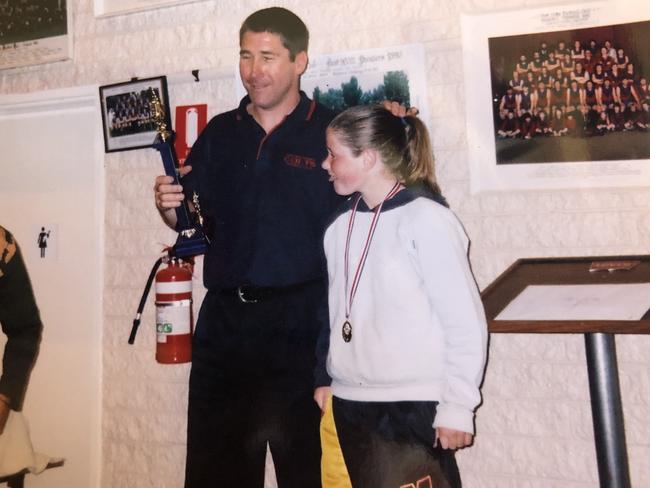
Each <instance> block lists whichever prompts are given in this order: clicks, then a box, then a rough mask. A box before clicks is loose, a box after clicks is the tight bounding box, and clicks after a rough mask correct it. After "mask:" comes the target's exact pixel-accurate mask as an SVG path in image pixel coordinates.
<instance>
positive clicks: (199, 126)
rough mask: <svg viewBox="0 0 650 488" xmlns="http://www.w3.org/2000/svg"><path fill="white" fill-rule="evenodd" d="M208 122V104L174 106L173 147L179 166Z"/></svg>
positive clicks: (183, 162) (182, 163)
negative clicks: (174, 133)
mask: <svg viewBox="0 0 650 488" xmlns="http://www.w3.org/2000/svg"><path fill="white" fill-rule="evenodd" d="M207 122H208V106H207V105H206V104H200V105H181V106H179V107H176V128H175V132H176V140H175V141H174V149H175V150H176V156H177V157H178V164H179V166H183V165H184V164H185V159H187V155H188V154H189V153H190V149H192V145H193V144H194V141H196V138H197V137H198V136H199V134H200V133H201V131H202V130H203V129H204V128H205V126H206V124H207Z"/></svg>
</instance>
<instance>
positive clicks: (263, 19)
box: [239, 7, 309, 61]
mask: <svg viewBox="0 0 650 488" xmlns="http://www.w3.org/2000/svg"><path fill="white" fill-rule="evenodd" d="M246 32H269V33H271V34H277V35H278V36H280V38H281V39H282V44H283V45H284V47H286V48H287V49H288V50H289V58H290V59H291V61H293V60H295V59H296V54H298V53H299V52H301V51H305V52H307V47H308V46H309V31H308V30H307V26H306V25H305V23H304V22H303V21H302V20H300V17H298V16H297V15H296V14H294V13H293V12H291V11H290V10H287V9H286V8H282V7H270V8H265V9H262V10H258V11H257V12H253V13H252V14H250V15H249V16H248V17H247V18H246V20H244V22H243V23H242V25H241V28H240V29H239V43H240V44H241V41H242V38H243V37H244V34H245V33H246Z"/></svg>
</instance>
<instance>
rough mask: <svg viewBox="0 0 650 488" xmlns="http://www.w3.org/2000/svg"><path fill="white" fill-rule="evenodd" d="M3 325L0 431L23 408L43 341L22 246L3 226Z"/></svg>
mask: <svg viewBox="0 0 650 488" xmlns="http://www.w3.org/2000/svg"><path fill="white" fill-rule="evenodd" d="M0 324H2V331H3V332H4V333H5V335H6V336H7V343H6V345H5V350H4V356H3V358H2V377H0V434H2V432H3V431H4V428H5V424H6V423H7V418H8V417H9V411H10V410H21V408H22V403H23V397H24V395H25V389H26V388H27V383H28V381H29V375H30V372H31V370H32V366H33V365H34V361H35V360H36V356H37V355H38V349H39V344H40V340H41V331H42V329H43V325H42V324H41V319H40V315H39V313H38V308H37V306H36V302H35V301H34V294H33V292H32V286H31V284H30V282H29V276H28V275H27V269H26V268H25V263H24V262H23V257H22V255H21V253H20V249H19V248H18V245H17V244H16V241H15V240H14V238H13V236H12V235H11V233H10V232H9V231H7V230H6V229H4V228H3V227H1V226H0Z"/></svg>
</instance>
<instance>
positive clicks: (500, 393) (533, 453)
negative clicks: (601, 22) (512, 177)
mask: <svg viewBox="0 0 650 488" xmlns="http://www.w3.org/2000/svg"><path fill="white" fill-rule="evenodd" d="M276 3H277V4H280V5H284V6H287V7H288V8H291V9H292V10H294V11H295V12H296V13H298V14H299V15H300V16H301V17H302V18H303V19H304V20H305V21H306V23H307V24H308V26H309V27H310V30H311V34H312V42H311V52H312V54H316V53H325V52H335V51H340V50H346V49H354V50H356V49H363V48H372V47H378V46H384V45H392V44H404V43H411V42H422V43H424V45H425V48H426V54H427V64H426V70H427V79H428V86H429V100H428V101H429V105H430V108H431V112H432V114H433V118H432V120H431V121H429V122H430V126H431V127H432V132H433V134H432V136H433V140H434V145H435V152H436V157H437V164H438V167H437V171H438V175H439V179H440V181H441V185H442V187H443V190H444V192H445V194H446V195H447V196H448V198H449V201H450V203H451V206H452V208H454V209H455V210H456V212H457V213H458V214H459V216H460V218H461V220H462V221H463V222H464V224H465V226H466V228H467V231H468V233H469V235H470V237H471V239H472V254H471V258H472V263H473V268H474V271H475V273H476V277H477V280H478V282H479V285H480V286H481V287H484V286H486V285H487V284H489V283H490V282H491V281H492V280H493V279H494V278H495V277H496V276H497V275H498V274H499V273H500V272H501V271H503V270H504V269H505V268H506V267H507V266H509V265H510V264H511V263H512V262H513V261H514V260H515V259H517V258H520V257H537V256H570V255H589V254H600V255H604V254H634V253H649V252H650V192H649V191H648V189H638V190H633V189H626V190H621V189H599V190H566V191H544V192H511V193H507V194H506V193H503V194H496V195H483V196H471V195H470V194H469V191H468V187H469V181H468V180H469V173H468V164H467V147H466V146H467V143H466V140H465V137H464V127H465V118H464V117H465V116H464V107H463V106H462V104H461V105H460V106H458V107H451V108H448V107H447V106H446V104H445V101H446V100H449V99H461V98H462V97H461V96H460V95H461V94H462V93H463V73H462V70H461V56H462V52H461V43H460V19H459V15H460V12H461V11H462V12H467V13H473V12H478V11H483V10H488V9H494V8H521V7H525V6H534V5H540V4H543V3H545V2H543V1H530V0H509V1H504V0H498V1H497V0H464V1H456V0H437V1H433V0H429V1H425V0H420V1H416V0H385V1H383V2H376V1H374V0H357V1H354V0H353V1H349V0H346V1H343V0H328V1H315V0H303V1H299V0H292V1H278V2H276ZM546 3H557V2H546ZM270 4H271V2H267V1H261V0H246V1H241V0H218V1H203V2H198V3H193V4H187V5H182V6H178V7H172V8H167V9H160V10H153V11H149V12H143V13H137V14H131V15H122V16H116V17H109V18H102V19H96V18H94V16H93V13H92V11H93V6H92V3H91V2H90V1H89V0H74V1H73V2H72V5H71V9H72V11H73V12H74V36H75V38H74V45H75V48H74V50H75V58H74V60H73V61H66V62H62V63H56V64H50V65H45V66H35V67H29V68H23V69H16V70H6V71H3V72H2V73H1V74H0V92H2V93H3V94H8V93H16V94H17V93H24V92H29V91H35V90H45V89H53V88H63V87H71V86H76V85H89V84H98V85H101V84H108V83H114V82H119V81H124V80H127V79H129V78H131V77H133V76H138V77H141V78H143V77H148V76H156V75H160V74H171V73H179V72H189V71H190V70H192V69H196V68H199V69H208V68H213V69H218V70H222V71H225V72H227V70H229V69H231V67H232V62H233V60H234V59H236V52H237V31H238V28H239V24H240V22H241V21H242V20H243V18H244V17H245V16H246V15H247V14H248V13H250V12H251V11H253V10H255V9H257V8H259V7H263V6H267V5H270ZM443 64H444V65H446V66H449V68H448V69H446V70H444V71H441V70H439V69H438V68H439V66H441V65H443ZM443 74H444V76H443ZM170 95H171V100H172V102H173V103H174V104H177V105H180V104H185V103H189V102H207V103H208V104H209V111H210V114H215V113H217V112H218V111H221V110H225V109H228V108H231V107H233V106H234V105H235V104H236V100H234V84H233V80H232V78H230V77H222V78H218V79H216V80H212V81H209V82H205V81H204V82H201V83H185V84H177V85H172V86H171V87H170ZM445 110H448V112H445ZM97 116H98V117H99V114H98V115H97ZM105 171H106V216H105V225H106V232H105V234H106V243H105V246H106V256H105V268H106V277H105V291H104V300H105V310H104V357H103V365H104V378H103V382H104V405H103V446H102V447H103V476H102V479H103V483H102V486H103V487H104V488H117V487H120V488H121V487H129V488H140V487H142V488H154V487H155V488H167V487H169V488H178V487H180V486H181V483H182V478H183V460H184V430H185V422H184V421H185V407H186V393H187V375H188V371H189V369H188V367H187V366H163V365H158V364H156V363H155V361H154V358H153V352H154V336H153V331H152V327H151V326H150V324H151V323H152V322H153V303H152V300H151V299H150V301H149V303H148V305H147V308H146V310H145V314H144V317H143V326H142V330H141V331H140V334H139V337H138V340H137V341H136V344H135V345H134V346H128V345H127V344H126V338H127V337H128V332H129V329H130V324H131V320H132V316H133V313H134V311H135V308H136V306H137V303H138V300H139V296H140V293H141V291H142V287H143V285H144V281H145V280H146V277H147V274H148V272H149V268H150V266H151V265H152V264H153V261H154V260H155V258H156V256H157V254H158V253H159V251H160V249H161V247H162V245H164V244H169V243H172V242H173V241H174V236H173V233H171V231H169V230H167V229H166V228H165V227H164V226H163V225H162V224H161V223H160V222H159V220H158V216H157V213H156V211H155V209H154V207H153V202H152V196H151V193H152V192H151V187H152V182H153V178H154V176H155V175H157V174H159V173H160V172H161V165H160V160H159V157H158V155H157V154H156V153H155V151H149V150H143V151H130V152H123V153H113V154H109V155H106V157H105ZM195 288H198V286H197V287H195ZM200 298H201V296H200V294H199V296H198V299H199V300H200ZM617 346H618V355H619V368H620V375H621V384H622V390H623V402H624V412H625V421H626V427H627V428H626V430H627V434H626V435H627V443H628V451H629V457H630V470H631V476H632V481H633V486H634V487H635V488H643V487H645V486H648V483H650V481H649V480H650V461H649V460H650V427H648V426H649V425H650V422H648V419H647V416H648V413H649V412H650V373H649V371H650V354H648V352H649V351H650V337H640V336H630V337H622V336H619V337H618V338H617ZM483 395H484V404H483V406H482V407H481V409H480V410H479V414H478V420H477V423H478V436H477V439H476V444H475V446H474V447H472V448H471V449H468V450H466V451H464V452H462V453H460V454H459V456H458V457H459V461H460V464H461V471H462V473H463V479H464V481H465V486H467V487H468V488H479V487H480V488H492V487H494V488H497V487H498V488H508V487H512V488H556V487H557V488H587V487H595V486H598V481H597V480H598V476H597V468H596V463H595V452H594V447H593V433H592V428H591V416H590V408H589V394H588V386H587V375H586V366H585V355H584V341H583V338H582V337H581V336H541V335H540V336H537V335H498V336H492V338H491V349H490V362H489V367H488V370H487V374H486V378H485V384H484V387H483ZM79 488H84V487H79Z"/></svg>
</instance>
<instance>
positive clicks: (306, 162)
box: [284, 154, 316, 169]
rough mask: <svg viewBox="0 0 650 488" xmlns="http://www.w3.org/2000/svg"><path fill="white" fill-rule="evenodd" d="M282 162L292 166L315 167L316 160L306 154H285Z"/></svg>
mask: <svg viewBox="0 0 650 488" xmlns="http://www.w3.org/2000/svg"><path fill="white" fill-rule="evenodd" d="M284 162H285V163H286V164H287V165H288V166H292V167H293V168H302V169H316V160H315V159H314V158H308V157H307V156H298V155H297V154H285V155H284Z"/></svg>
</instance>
